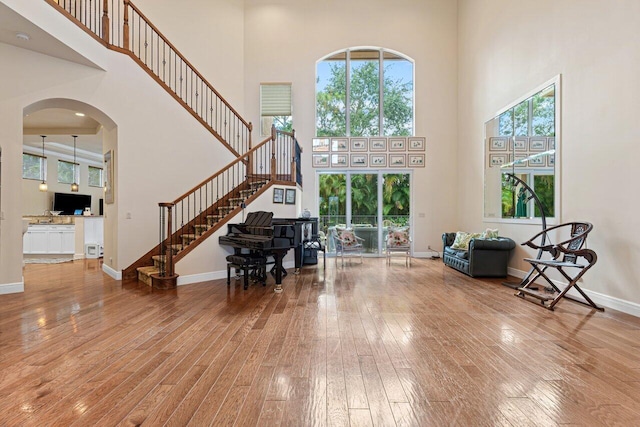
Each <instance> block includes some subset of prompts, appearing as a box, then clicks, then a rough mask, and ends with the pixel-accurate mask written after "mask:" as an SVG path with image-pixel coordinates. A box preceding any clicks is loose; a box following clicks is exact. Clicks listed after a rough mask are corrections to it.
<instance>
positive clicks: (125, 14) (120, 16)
mask: <svg viewBox="0 0 640 427" xmlns="http://www.w3.org/2000/svg"><path fill="white" fill-rule="evenodd" d="M44 1H45V2H46V3H48V4H49V5H51V6H52V7H54V8H56V9H57V10H58V11H59V12H61V13H62V14H63V15H64V16H66V17H67V18H68V19H69V20H71V21H72V22H73V23H74V24H76V25H77V26H78V27H80V28H81V29H82V30H83V31H85V32H86V33H87V34H89V35H90V36H92V37H93V38H94V39H96V40H97V41H98V42H100V43H101V44H103V45H105V47H107V48H108V49H110V50H114V51H116V52H120V53H124V54H126V55H128V56H130V57H131V58H132V59H133V60H134V61H135V62H137V63H138V65H140V66H141V67H142V68H143V69H144V70H145V71H147V73H148V74H149V75H150V76H151V77H152V78H154V80H156V82H158V83H159V84H160V85H161V86H162V87H163V88H164V89H165V90H167V91H168V92H169V94H171V95H172V97H173V98H174V99H176V100H177V101H178V102H179V103H180V104H182V105H183V107H184V108H186V109H187V111H189V112H190V113H191V114H192V115H193V116H194V117H195V118H196V119H197V120H198V121H200V122H201V124H202V125H204V126H205V128H207V130H209V131H210V132H211V133H212V134H213V135H214V137H215V138H216V139H218V140H219V141H220V142H221V143H222V144H223V145H224V146H226V148H227V149H229V150H230V151H231V153H233V155H234V156H240V155H242V153H241V151H242V150H240V148H239V147H238V150H239V151H240V152H238V151H236V149H235V148H234V144H233V142H232V141H231V139H229V140H227V137H225V136H223V134H222V132H221V130H220V129H215V128H214V127H213V126H212V125H210V124H209V123H207V121H206V119H205V118H204V116H203V115H202V112H198V111H197V109H194V107H193V106H191V105H189V104H187V103H186V102H185V101H184V100H182V99H181V98H179V97H178V96H177V95H175V94H174V93H173V90H172V88H171V87H170V86H169V85H168V83H167V82H165V81H164V80H162V79H160V78H159V77H158V76H155V75H154V74H153V73H154V71H152V70H151V67H149V65H148V64H146V63H144V62H143V61H142V60H141V59H139V58H138V57H137V56H136V53H135V51H134V50H133V49H131V48H130V46H129V45H130V42H129V41H130V27H129V19H130V16H129V6H130V7H131V10H132V11H134V12H135V13H136V14H137V15H138V16H139V18H140V19H141V20H142V21H144V24H145V25H146V26H148V27H149V28H150V29H151V30H153V32H154V33H155V34H156V35H157V37H158V39H159V40H161V41H162V42H163V43H164V44H165V45H166V46H168V47H169V48H170V49H171V51H172V54H174V55H175V56H176V57H177V58H178V59H179V60H180V61H181V63H182V64H184V65H185V66H186V67H187V69H188V71H189V72H190V73H192V74H193V76H194V77H195V78H197V79H199V80H200V81H201V82H202V84H203V87H205V88H206V90H208V91H210V93H211V94H212V96H214V97H215V99H216V100H217V102H220V105H221V106H224V108H225V111H226V112H228V113H229V117H230V118H232V119H233V121H234V122H236V121H237V123H238V126H239V128H238V129H246V131H247V132H246V136H247V138H248V144H247V146H248V147H249V148H250V147H251V145H252V143H251V132H252V131H253V125H252V123H251V122H247V121H246V120H245V119H244V117H242V116H241V115H240V113H239V112H238V111H237V110H236V109H235V108H233V106H231V104H230V103H229V102H228V101H227V100H226V99H225V98H224V97H223V96H222V95H221V94H220V92H218V90H217V89H216V88H214V87H213V85H212V84H211V83H210V82H209V81H208V80H207V79H205V78H204V76H203V75H202V74H201V73H200V72H199V71H198V70H197V69H196V68H195V67H194V66H193V65H192V64H191V62H189V61H188V60H187V59H186V58H185V56H184V55H183V54H182V53H181V52H180V51H179V50H178V49H177V48H176V47H175V46H174V45H173V44H172V43H171V42H170V41H169V40H168V39H167V38H166V37H165V36H164V34H162V32H160V30H158V28H157V27H156V26H155V25H154V24H153V23H152V22H151V21H150V20H149V19H148V18H147V17H146V15H144V13H142V12H141V11H140V9H139V8H138V7H137V6H136V5H135V4H134V3H133V2H131V0H120V1H121V2H122V4H123V10H122V11H120V8H118V11H119V13H117V14H116V13H115V10H114V8H115V6H114V7H112V8H111V13H112V14H114V15H113V17H112V18H114V19H111V18H110V16H109V12H110V10H109V4H108V3H109V1H108V0H102V1H100V0H94V1H95V2H96V3H95V4H96V5H97V4H101V7H102V13H101V16H100V17H98V19H97V20H96V22H99V25H97V26H96V27H95V28H92V27H91V26H89V25H88V24H87V23H86V22H84V21H83V20H82V18H81V17H78V16H75V15H74V14H72V13H70V12H69V11H67V10H66V9H65V7H66V3H63V4H61V3H60V2H59V1H58V0H44ZM77 1H78V2H80V1H82V0H77ZM84 1H86V2H88V1H89V0H84ZM117 1H118V0H114V2H116V3H117ZM96 10H97V11H98V12H99V11H100V10H99V8H98V9H96ZM112 22H115V23H116V24H115V25H116V26H117V25H121V28H122V34H121V36H122V45H123V46H119V44H120V40H117V39H115V38H116V37H117V36H115V35H114V34H111V33H112V32H111V31H110V28H111V25H110V24H111V23H112ZM112 35H113V38H112ZM113 39H115V40H113ZM114 41H115V43H116V44H114ZM225 124H226V123H225ZM243 135H244V131H243Z"/></svg>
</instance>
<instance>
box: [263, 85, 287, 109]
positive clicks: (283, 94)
mask: <svg viewBox="0 0 640 427" xmlns="http://www.w3.org/2000/svg"><path fill="white" fill-rule="evenodd" d="M260 115H261V116H263V117H264V116H290V115H291V84H290V83H283V84H261V85H260Z"/></svg>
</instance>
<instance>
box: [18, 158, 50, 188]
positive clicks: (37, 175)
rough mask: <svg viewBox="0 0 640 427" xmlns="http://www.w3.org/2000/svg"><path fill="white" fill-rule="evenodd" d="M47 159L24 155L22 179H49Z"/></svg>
mask: <svg viewBox="0 0 640 427" xmlns="http://www.w3.org/2000/svg"><path fill="white" fill-rule="evenodd" d="M46 164H47V158H46V157H42V156H35V155H33V154H27V153H22V177H23V178H25V179H37V180H38V181H44V180H46V179H47V173H46V170H47V168H46V167H45V166H46Z"/></svg>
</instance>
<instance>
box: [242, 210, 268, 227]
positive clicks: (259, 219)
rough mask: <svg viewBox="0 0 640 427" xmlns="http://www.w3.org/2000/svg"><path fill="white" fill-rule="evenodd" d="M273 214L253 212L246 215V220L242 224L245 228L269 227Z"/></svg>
mask: <svg viewBox="0 0 640 427" xmlns="http://www.w3.org/2000/svg"><path fill="white" fill-rule="evenodd" d="M272 218H273V212H265V211H255V212H249V213H248V214H247V219H246V220H245V222H244V223H243V225H245V226H252V227H270V226H271V219H272Z"/></svg>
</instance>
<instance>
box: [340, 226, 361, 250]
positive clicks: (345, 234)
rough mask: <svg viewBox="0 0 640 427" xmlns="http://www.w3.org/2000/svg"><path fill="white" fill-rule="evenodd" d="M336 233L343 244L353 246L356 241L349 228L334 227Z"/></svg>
mask: <svg viewBox="0 0 640 427" xmlns="http://www.w3.org/2000/svg"><path fill="white" fill-rule="evenodd" d="M336 233H337V235H338V239H340V240H341V241H342V245H343V246H354V245H356V244H357V243H358V241H357V240H356V235H355V234H354V233H353V230H351V229H349V228H345V229H340V228H336Z"/></svg>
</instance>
